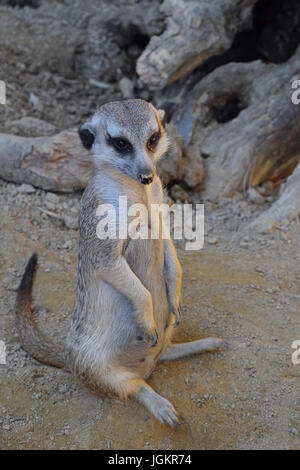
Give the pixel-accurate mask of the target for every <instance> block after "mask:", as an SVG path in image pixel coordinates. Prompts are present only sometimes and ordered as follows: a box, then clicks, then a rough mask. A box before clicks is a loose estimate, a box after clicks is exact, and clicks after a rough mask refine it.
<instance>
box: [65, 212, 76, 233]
mask: <svg viewBox="0 0 300 470" xmlns="http://www.w3.org/2000/svg"><path fill="white" fill-rule="evenodd" d="M64 223H65V226H66V227H68V228H71V229H72V230H78V228H79V220H78V217H72V216H70V215H65V216H64Z"/></svg>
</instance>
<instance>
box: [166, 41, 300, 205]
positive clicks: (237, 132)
mask: <svg viewBox="0 0 300 470" xmlns="http://www.w3.org/2000/svg"><path fill="white" fill-rule="evenodd" d="M299 68H300V47H299V48H298V49H297V52H296V53H295V55H294V56H293V57H292V58H291V59H290V60H289V61H288V62H286V63H283V64H280V65H275V64H270V63H263V62H261V61H254V62H250V63H231V64H227V65H224V66H222V67H220V68H218V69H216V70H214V72H212V73H211V74H209V75H207V76H206V77H205V78H203V79H202V80H201V81H200V82H199V84H197V85H196V86H195V87H194V88H193V89H192V90H191V91H190V92H189V93H188V95H187V96H186V99H185V100H184V102H183V104H182V106H181V107H179V109H178V112H177V113H176V116H174V119H173V120H172V123H173V124H174V125H175V126H176V127H177V129H178V131H179V133H180V134H181V136H182V138H183V141H184V144H183V145H184V146H185V147H186V146H189V145H191V144H193V145H194V146H196V147H197V148H198V149H199V151H200V152H201V154H202V156H203V157H204V158H205V169H206V174H207V176H206V179H205V191H204V194H203V196H204V197H207V198H209V199H211V200H217V199H218V198H221V197H224V196H227V197H228V196H232V195H233V194H234V193H235V192H236V191H239V190H241V189H245V188H247V187H248V186H250V185H251V186H254V187H255V186H258V185H260V184H261V183H263V182H264V181H272V182H273V183H274V182H277V181H280V180H282V179H283V178H286V177H287V176H288V175H289V174H290V173H291V172H292V171H293V169H294V168H295V166H296V165H297V163H298V155H299V152H300V144H299V138H298V133H299V130H298V129H299V117H300V106H296V105H294V104H293V103H292V100H291V83H292V81H293V79H294V77H295V76H297V74H298V73H299Z"/></svg>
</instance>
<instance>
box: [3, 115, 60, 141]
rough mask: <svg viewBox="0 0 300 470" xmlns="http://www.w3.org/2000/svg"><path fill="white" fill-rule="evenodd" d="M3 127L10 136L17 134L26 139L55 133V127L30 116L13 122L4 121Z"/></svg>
mask: <svg viewBox="0 0 300 470" xmlns="http://www.w3.org/2000/svg"><path fill="white" fill-rule="evenodd" d="M5 127H6V128H7V129H8V131H9V133H10V134H18V135H23V136H27V137H40V136H45V135H52V134H54V132H55V126H53V125H52V124H50V123H49V122H46V121H42V120H41V119H37V118H35V117H31V116H28V117H23V118H21V119H17V120H14V121H6V122H5Z"/></svg>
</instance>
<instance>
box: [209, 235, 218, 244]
mask: <svg viewBox="0 0 300 470" xmlns="http://www.w3.org/2000/svg"><path fill="white" fill-rule="evenodd" d="M207 243H208V244H209V245H217V244H218V243H219V240H218V239H217V238H215V237H208V238H207Z"/></svg>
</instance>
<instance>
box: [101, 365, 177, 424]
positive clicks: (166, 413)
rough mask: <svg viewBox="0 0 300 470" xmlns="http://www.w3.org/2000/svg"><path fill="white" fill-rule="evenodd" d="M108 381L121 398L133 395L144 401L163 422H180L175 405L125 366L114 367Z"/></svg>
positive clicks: (141, 401) (151, 411)
mask: <svg viewBox="0 0 300 470" xmlns="http://www.w3.org/2000/svg"><path fill="white" fill-rule="evenodd" d="M106 383H107V384H109V387H110V389H111V390H113V391H114V392H115V393H116V394H117V395H118V396H119V397H120V398H123V399H126V398H127V397H132V398H135V399H136V400H137V401H139V402H140V403H142V404H143V405H144V406H145V407H146V408H147V409H148V410H149V411H150V413H151V414H152V415H153V416H154V417H155V418H156V419H158V421H160V422H161V423H163V424H168V425H169V426H175V425H177V424H178V418H177V414H176V411H175V409H174V407H173V405H172V404H171V403H170V402H169V401H168V400H167V399H166V398H163V397H162V396H161V395H159V394H158V393H156V392H155V391H154V390H153V389H152V388H151V387H150V385H148V384H147V382H146V381H145V380H144V379H142V378H140V377H137V376H135V374H133V373H131V372H129V371H127V370H125V369H123V368H118V367H114V368H111V370H110V373H109V374H108V375H107V376H106Z"/></svg>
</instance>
